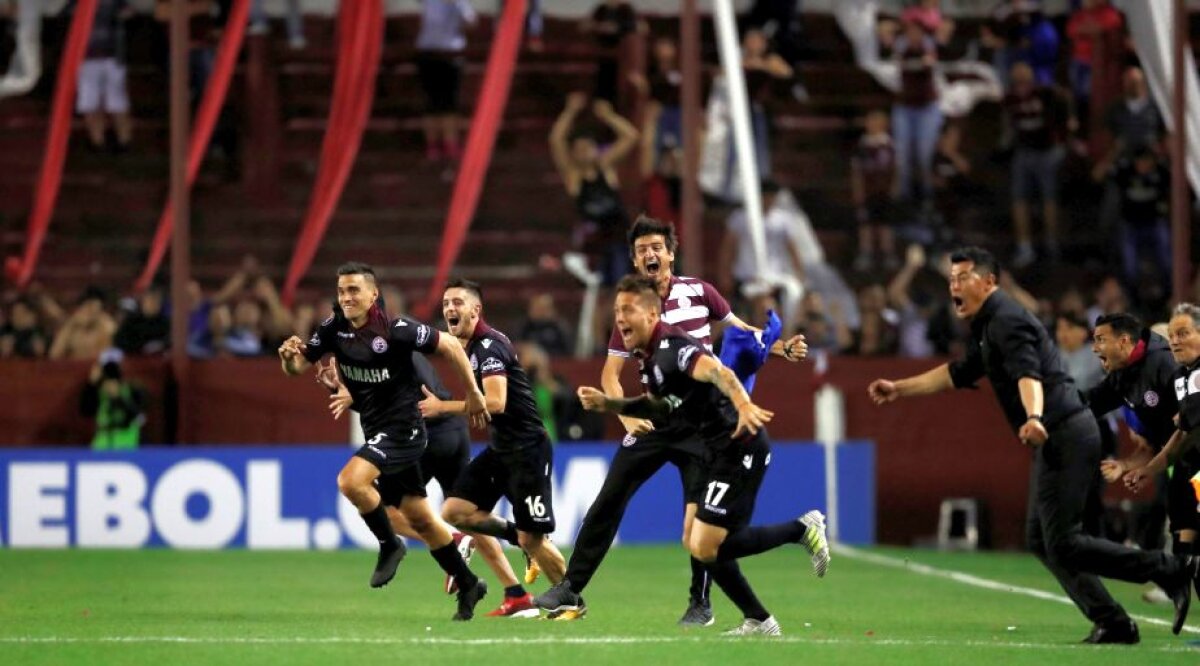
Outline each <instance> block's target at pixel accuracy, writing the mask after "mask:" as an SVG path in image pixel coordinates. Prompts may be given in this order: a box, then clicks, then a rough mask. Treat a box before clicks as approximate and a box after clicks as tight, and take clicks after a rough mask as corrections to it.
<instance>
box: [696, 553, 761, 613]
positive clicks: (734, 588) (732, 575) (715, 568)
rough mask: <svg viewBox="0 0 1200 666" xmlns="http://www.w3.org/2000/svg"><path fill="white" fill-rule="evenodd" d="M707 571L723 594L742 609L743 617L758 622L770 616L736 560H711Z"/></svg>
mask: <svg viewBox="0 0 1200 666" xmlns="http://www.w3.org/2000/svg"><path fill="white" fill-rule="evenodd" d="M708 571H709V572H710V573H711V574H712V578H713V580H714V581H716V583H717V586H718V587H720V588H721V591H722V592H724V593H725V596H727V597H729V600H730V601H732V602H733V605H735V606H737V607H738V610H740V611H742V615H743V616H744V617H748V618H750V619H753V620H758V621H759V622H762V621H763V620H766V619H767V618H768V617H771V614H770V613H768V612H767V609H765V608H763V605H762V602H760V601H759V600H758V597H757V596H755V594H754V590H752V589H750V582H749V581H747V580H746V577H745V576H743V575H742V569H741V567H739V566H738V563H737V561H736V560H728V561H724V562H722V561H719V560H718V561H716V562H712V563H710V564H709V565H708Z"/></svg>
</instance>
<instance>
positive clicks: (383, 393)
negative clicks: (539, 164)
mask: <svg viewBox="0 0 1200 666" xmlns="http://www.w3.org/2000/svg"><path fill="white" fill-rule="evenodd" d="M337 275H338V282H337V296H338V304H339V305H340V306H341V309H342V314H343V315H344V316H343V317H332V316H331V317H329V318H328V319H326V320H325V321H324V322H322V323H321V326H320V327H319V328H318V329H317V332H316V333H314V334H313V336H312V337H311V338H310V339H309V341H308V343H307V344H305V343H303V342H301V340H300V338H298V337H295V336H293V337H291V338H289V339H287V340H285V341H284V343H283V344H282V345H281V346H280V347H279V358H280V359H281V361H282V365H283V371H284V372H285V373H287V374H289V375H297V374H300V373H302V372H304V371H305V370H306V369H308V368H309V367H310V366H311V365H312V364H313V363H315V362H317V361H319V360H320V359H321V357H323V356H325V355H326V354H329V353H332V354H333V355H334V357H335V358H336V359H337V363H338V368H339V371H340V375H341V377H342V379H343V380H344V382H345V384H346V388H347V389H348V390H349V392H350V395H351V396H352V398H353V400H354V403H355V405H357V406H358V409H359V411H360V413H361V415H362V424H363V431H364V434H365V435H367V436H368V438H367V443H366V444H365V445H363V446H362V447H361V448H359V449H358V451H357V452H355V454H354V456H353V457H351V458H350V460H349V462H347V463H346V466H345V467H343V468H342V471H341V472H340V473H339V474H338V489H339V490H340V491H341V492H342V494H343V495H344V496H345V497H346V499H348V500H350V502H351V503H352V504H354V506H355V507H356V508H357V509H358V510H359V513H360V514H361V515H362V518H363V522H365V523H366V524H367V527H369V528H370V529H371V533H372V534H374V535H375V538H376V539H378V541H379V559H378V561H377V562H376V565H375V571H374V573H373V574H372V575H371V587H382V586H384V585H387V583H388V582H389V581H391V579H392V577H393V576H395V574H396V567H397V566H399V564H400V560H402V559H404V555H405V552H406V549H405V546H404V542H403V541H402V540H401V539H400V538H399V537H397V536H396V533H395V531H394V530H393V529H392V524H391V521H390V520H389V519H388V515H387V510H386V508H385V507H386V506H395V507H397V508H398V509H399V511H400V513H401V514H403V515H404V518H405V519H406V520H407V521H408V524H409V525H411V526H412V528H413V530H414V531H415V532H416V533H417V534H418V535H420V537H421V540H422V541H424V542H425V543H427V544H429V552H430V554H431V555H432V556H433V558H434V559H435V560H436V561H437V563H438V566H440V567H441V568H442V570H443V571H445V572H446V573H447V574H449V575H451V576H454V577H455V580H456V581H457V582H458V585H459V591H458V610H457V612H456V613H455V614H454V619H455V620H470V619H471V618H472V617H473V615H474V610H475V605H476V604H478V603H479V600H480V599H482V598H483V597H484V595H486V594H487V584H486V583H484V582H483V581H482V580H479V578H478V577H477V576H475V574H473V573H471V570H470V569H469V568H467V565H466V563H465V562H463V559H462V555H461V554H460V553H459V552H458V549H456V548H455V546H454V539H453V538H452V537H451V535H450V532H449V530H447V529H446V528H445V526H444V525H443V524H442V523H441V521H439V520H437V519H436V516H435V515H434V513H433V511H432V509H430V507H429V503H428V502H427V501H426V499H425V482H424V478H423V475H422V473H421V469H420V458H421V455H422V453H423V452H424V451H425V445H426V433H425V426H424V423H423V421H422V419H421V413H420V411H419V409H418V407H417V402H418V401H419V400H420V397H421V382H420V379H419V377H418V376H417V373H416V372H415V370H414V369H413V364H412V352H413V351H419V352H422V353H424V354H430V353H435V352H436V353H437V354H438V355H440V356H442V357H443V358H445V359H447V360H448V361H449V362H450V364H451V366H452V367H453V368H454V369H455V370H456V371H457V372H458V374H459V376H460V377H461V378H462V379H463V380H464V385H465V386H467V387H469V388H468V392H467V395H466V401H465V403H464V409H463V411H464V413H466V414H467V415H468V417H469V419H470V421H471V423H472V425H474V426H476V427H482V426H483V425H484V424H485V423H486V422H487V421H488V418H489V417H488V414H487V410H486V407H485V406H484V402H483V395H482V394H481V393H480V392H479V390H478V389H477V388H475V384H474V382H473V381H471V380H472V379H473V377H472V375H471V367H470V365H469V363H468V362H467V357H466V355H465V354H464V353H463V351H462V348H461V347H460V346H459V345H458V344H457V343H456V342H455V341H454V340H453V339H451V338H448V337H445V336H442V335H440V334H439V333H438V332H437V330H436V329H433V328H431V327H430V326H427V325H425V324H422V323H420V322H418V321H416V320H413V319H409V318H406V317H398V318H396V319H395V320H394V321H392V322H389V321H388V320H387V318H386V316H385V315H384V314H383V311H382V310H381V308H380V307H379V305H378V304H377V302H376V301H377V300H378V299H379V289H378V287H377V286H376V283H375V271H374V269H372V268H371V267H370V266H368V265H367V264H363V263H358V262H351V263H347V264H343V265H342V266H340V267H339V268H338V270H337Z"/></svg>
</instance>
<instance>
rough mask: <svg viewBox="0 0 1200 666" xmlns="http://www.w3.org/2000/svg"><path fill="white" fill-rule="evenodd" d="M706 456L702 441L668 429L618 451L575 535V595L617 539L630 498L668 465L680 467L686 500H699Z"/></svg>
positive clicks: (571, 566)
mask: <svg viewBox="0 0 1200 666" xmlns="http://www.w3.org/2000/svg"><path fill="white" fill-rule="evenodd" d="M625 441H626V442H628V441H629V439H628V438H627V439H626V440H625ZM702 455H703V445H702V444H701V443H700V442H698V441H686V440H685V441H680V439H678V438H676V437H674V436H672V435H671V434H670V433H668V432H666V431H661V432H660V431H657V430H656V431H653V432H651V433H650V434H649V435H646V436H645V437H640V438H638V439H637V440H635V441H634V443H633V444H632V445H629V446H625V445H622V446H621V448H619V449H617V454H616V455H615V456H614V457H613V461H612V465H611V466H610V467H609V468H608V475H607V476H605V477H604V485H603V486H601V487H600V492H599V493H598V494H597V495H596V501H594V502H592V506H591V507H590V508H588V512H587V515H585V516H584V518H583V524H582V525H581V526H580V527H579V533H578V534H576V535H575V549H574V551H572V553H571V561H570V562H569V563H568V565H567V580H569V581H570V582H571V589H572V590H573V591H575V592H581V591H582V590H583V588H585V587H587V584H588V583H589V582H590V581H591V580H592V576H593V575H595V573H596V569H598V568H600V563H601V562H603V561H604V556H605V555H607V554H608V549H609V547H611V546H612V543H613V540H614V539H616V537H617V527H619V526H620V525H621V519H622V518H623V517H624V516H625V509H626V508H627V507H628V506H629V500H631V499H633V496H634V494H635V493H637V491H638V489H639V488H641V487H642V484H643V483H645V482H646V481H647V480H648V479H649V478H650V477H652V476H654V473H655V472H657V471H658V470H659V469H662V466H663V465H666V464H668V463H670V464H672V465H675V466H676V467H677V468H679V477H680V480H681V481H682V482H683V492H684V502H696V501H697V495H698V494H699V492H700V485H701V484H702V483H703V478H702V476H703V463H702Z"/></svg>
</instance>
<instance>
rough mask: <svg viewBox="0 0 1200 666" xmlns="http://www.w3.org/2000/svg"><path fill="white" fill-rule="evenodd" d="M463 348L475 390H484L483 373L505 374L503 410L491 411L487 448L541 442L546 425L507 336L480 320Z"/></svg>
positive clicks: (502, 449) (506, 449) (515, 447)
mask: <svg viewBox="0 0 1200 666" xmlns="http://www.w3.org/2000/svg"><path fill="white" fill-rule="evenodd" d="M466 351H467V356H468V357H470V359H471V370H473V371H474V372H475V382H476V383H477V384H478V385H479V390H481V391H483V390H484V388H483V380H484V378H486V377H505V378H506V379H507V382H508V389H507V392H506V396H505V399H504V411H503V412H501V413H499V414H492V424H491V432H492V441H491V444H490V446H491V448H492V449H494V450H496V451H498V452H501V453H507V452H511V451H519V450H522V449H528V448H533V447H536V446H538V445H539V444H541V442H542V440H543V439H545V437H546V429H545V427H544V426H543V425H542V417H541V415H540V414H539V413H538V409H537V401H536V400H534V397H533V385H532V383H531V382H530V381H529V375H527V374H526V373H525V368H523V367H521V363H520V361H519V360H518V359H517V350H516V349H514V348H513V345H512V342H510V341H509V339H508V336H507V335H505V334H503V333H501V332H500V331H497V330H496V329H494V328H492V327H491V326H488V325H487V323H485V322H484V321H483V320H480V321H479V322H478V323H477V324H475V333H474V334H473V335H472V336H471V341H470V342H468V343H467V350H466Z"/></svg>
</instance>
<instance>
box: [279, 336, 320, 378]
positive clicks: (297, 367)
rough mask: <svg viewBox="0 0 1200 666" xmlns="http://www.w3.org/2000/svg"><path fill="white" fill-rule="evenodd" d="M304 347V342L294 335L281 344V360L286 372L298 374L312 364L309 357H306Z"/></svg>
mask: <svg viewBox="0 0 1200 666" xmlns="http://www.w3.org/2000/svg"><path fill="white" fill-rule="evenodd" d="M304 348H305V345H304V342H303V341H301V340H300V338H298V337H296V336H294V335H293V336H292V337H290V338H288V339H287V340H284V341H283V344H281V345H279V360H280V363H281V364H282V365H283V371H284V372H285V373H287V374H289V375H298V374H300V373H302V372H304V371H305V370H308V369H309V367H311V366H312V364H311V363H309V362H308V359H306V358H304Z"/></svg>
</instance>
